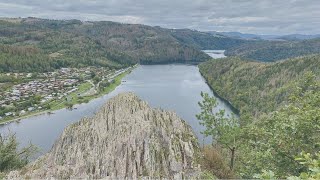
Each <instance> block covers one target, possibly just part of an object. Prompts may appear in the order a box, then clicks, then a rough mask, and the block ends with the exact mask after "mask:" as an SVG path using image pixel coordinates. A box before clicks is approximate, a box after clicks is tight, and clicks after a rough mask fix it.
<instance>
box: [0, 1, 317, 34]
mask: <svg viewBox="0 0 320 180" xmlns="http://www.w3.org/2000/svg"><path fill="white" fill-rule="evenodd" d="M28 16H32V17H40V18H49V19H80V20H95V21H101V20H108V21H117V22H124V23H138V24H147V25H152V26H161V27H166V28H190V29H197V30H201V31H238V32H245V33H256V34H292V33H301V34H320V0H0V17H28Z"/></svg>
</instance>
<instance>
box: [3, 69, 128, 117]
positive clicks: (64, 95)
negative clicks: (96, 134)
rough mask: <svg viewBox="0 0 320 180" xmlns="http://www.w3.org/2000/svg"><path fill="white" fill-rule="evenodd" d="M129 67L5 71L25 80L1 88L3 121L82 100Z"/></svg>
mask: <svg viewBox="0 0 320 180" xmlns="http://www.w3.org/2000/svg"><path fill="white" fill-rule="evenodd" d="M129 69H130V68H125V69H119V70H110V69H108V68H103V67H86V68H61V69H59V70H56V71H54V72H46V73H6V74H2V75H1V76H2V77H3V76H7V77H12V78H15V79H19V80H21V81H22V83H16V84H14V85H13V86H12V87H10V88H7V89H2V88H1V91H0V121H3V120H8V119H13V118H19V117H22V116H25V115H28V114H32V113H36V112H41V111H44V110H50V109H53V110H55V109H57V108H55V107H54V106H57V105H60V106H59V107H61V104H62V105H64V104H68V103H69V102H70V103H71V101H72V98H73V97H74V96H75V95H76V96H77V97H78V98H79V99H82V98H83V96H92V95H95V94H97V93H98V92H99V90H101V88H102V89H103V88H105V87H106V86H108V85H110V83H112V82H113V81H114V78H116V77H117V76H118V75H120V74H122V73H124V72H126V71H127V70H129ZM105 82H106V83H105ZM101 86H103V87H101ZM70 103H69V104H70Z"/></svg>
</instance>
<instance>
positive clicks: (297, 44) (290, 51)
mask: <svg viewBox="0 0 320 180" xmlns="http://www.w3.org/2000/svg"><path fill="white" fill-rule="evenodd" d="M317 53H320V38H318V39H310V40H303V41H262V40H257V41H247V42H246V43H243V44H241V45H239V46H235V47H232V48H230V49H227V51H226V55H227V56H240V57H243V58H248V59H253V60H258V61H266V62H273V61H278V60H282V59H287V58H292V57H298V56H303V55H310V54H317Z"/></svg>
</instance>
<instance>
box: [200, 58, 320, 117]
mask: <svg viewBox="0 0 320 180" xmlns="http://www.w3.org/2000/svg"><path fill="white" fill-rule="evenodd" d="M199 69H200V72H201V74H202V75H203V76H204V77H205V79H206V80H207V82H208V84H209V85H210V86H211V87H212V89H214V90H215V91H216V92H217V93H218V94H219V95H220V96H222V97H223V98H225V99H228V100H230V101H231V103H232V104H233V105H234V106H235V107H236V108H237V109H239V110H240V114H241V116H242V117H243V118H242V123H244V121H249V122H250V120H249V119H251V118H252V115H253V116H258V115H261V114H263V113H268V112H272V111H275V110H277V109H278V107H280V106H282V105H284V104H285V103H286V101H287V100H288V96H289V94H291V93H292V91H293V89H295V87H296V82H297V81H299V80H300V79H301V77H302V76H303V74H305V73H306V72H308V71H311V72H313V73H314V74H315V75H316V76H320V55H311V56H305V57H300V58H295V59H289V60H286V61H281V62H277V63H260V62H253V61H246V60H242V59H240V58H223V59H217V60H211V61H208V62H205V63H202V64H200V65H199Z"/></svg>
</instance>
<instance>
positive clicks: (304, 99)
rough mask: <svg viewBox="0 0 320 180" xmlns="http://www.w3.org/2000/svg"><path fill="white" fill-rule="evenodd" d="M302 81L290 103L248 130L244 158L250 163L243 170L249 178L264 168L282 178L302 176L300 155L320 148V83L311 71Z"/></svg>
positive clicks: (314, 151)
mask: <svg viewBox="0 0 320 180" xmlns="http://www.w3.org/2000/svg"><path fill="white" fill-rule="evenodd" d="M298 84H299V86H297V88H296V90H295V91H294V93H293V94H292V95H291V96H290V100H289V103H288V104H287V105H286V106H284V107H283V108H280V109H279V110H278V111H275V112H273V113H270V114H268V115H265V116H262V117H261V118H259V119H257V120H256V121H255V122H254V123H253V124H251V125H248V126H247V127H246V128H245V129H244V131H243V132H245V133H243V135H242V138H243V143H244V146H245V147H244V149H242V150H243V151H242V154H243V156H242V158H244V159H243V161H244V162H246V163H247V164H246V166H245V167H243V169H242V171H243V172H244V173H248V176H247V177H250V176H251V177H252V174H253V173H255V172H261V170H263V169H264V170H267V171H272V172H274V173H275V175H276V176H278V177H280V178H284V177H286V176H288V175H299V173H300V171H301V170H303V169H301V165H300V164H299V163H298V162H297V161H296V159H295V156H296V154H298V153H299V152H302V151H305V152H310V153H312V154H314V153H316V152H318V151H320V141H319V139H320V133H319V130H320V121H319V120H320V111H319V109H320V86H319V82H318V81H317V79H316V77H315V76H314V75H313V74H311V73H307V74H306V75H305V77H304V78H303V79H302V80H301V82H298ZM250 174H251V175H250Z"/></svg>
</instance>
